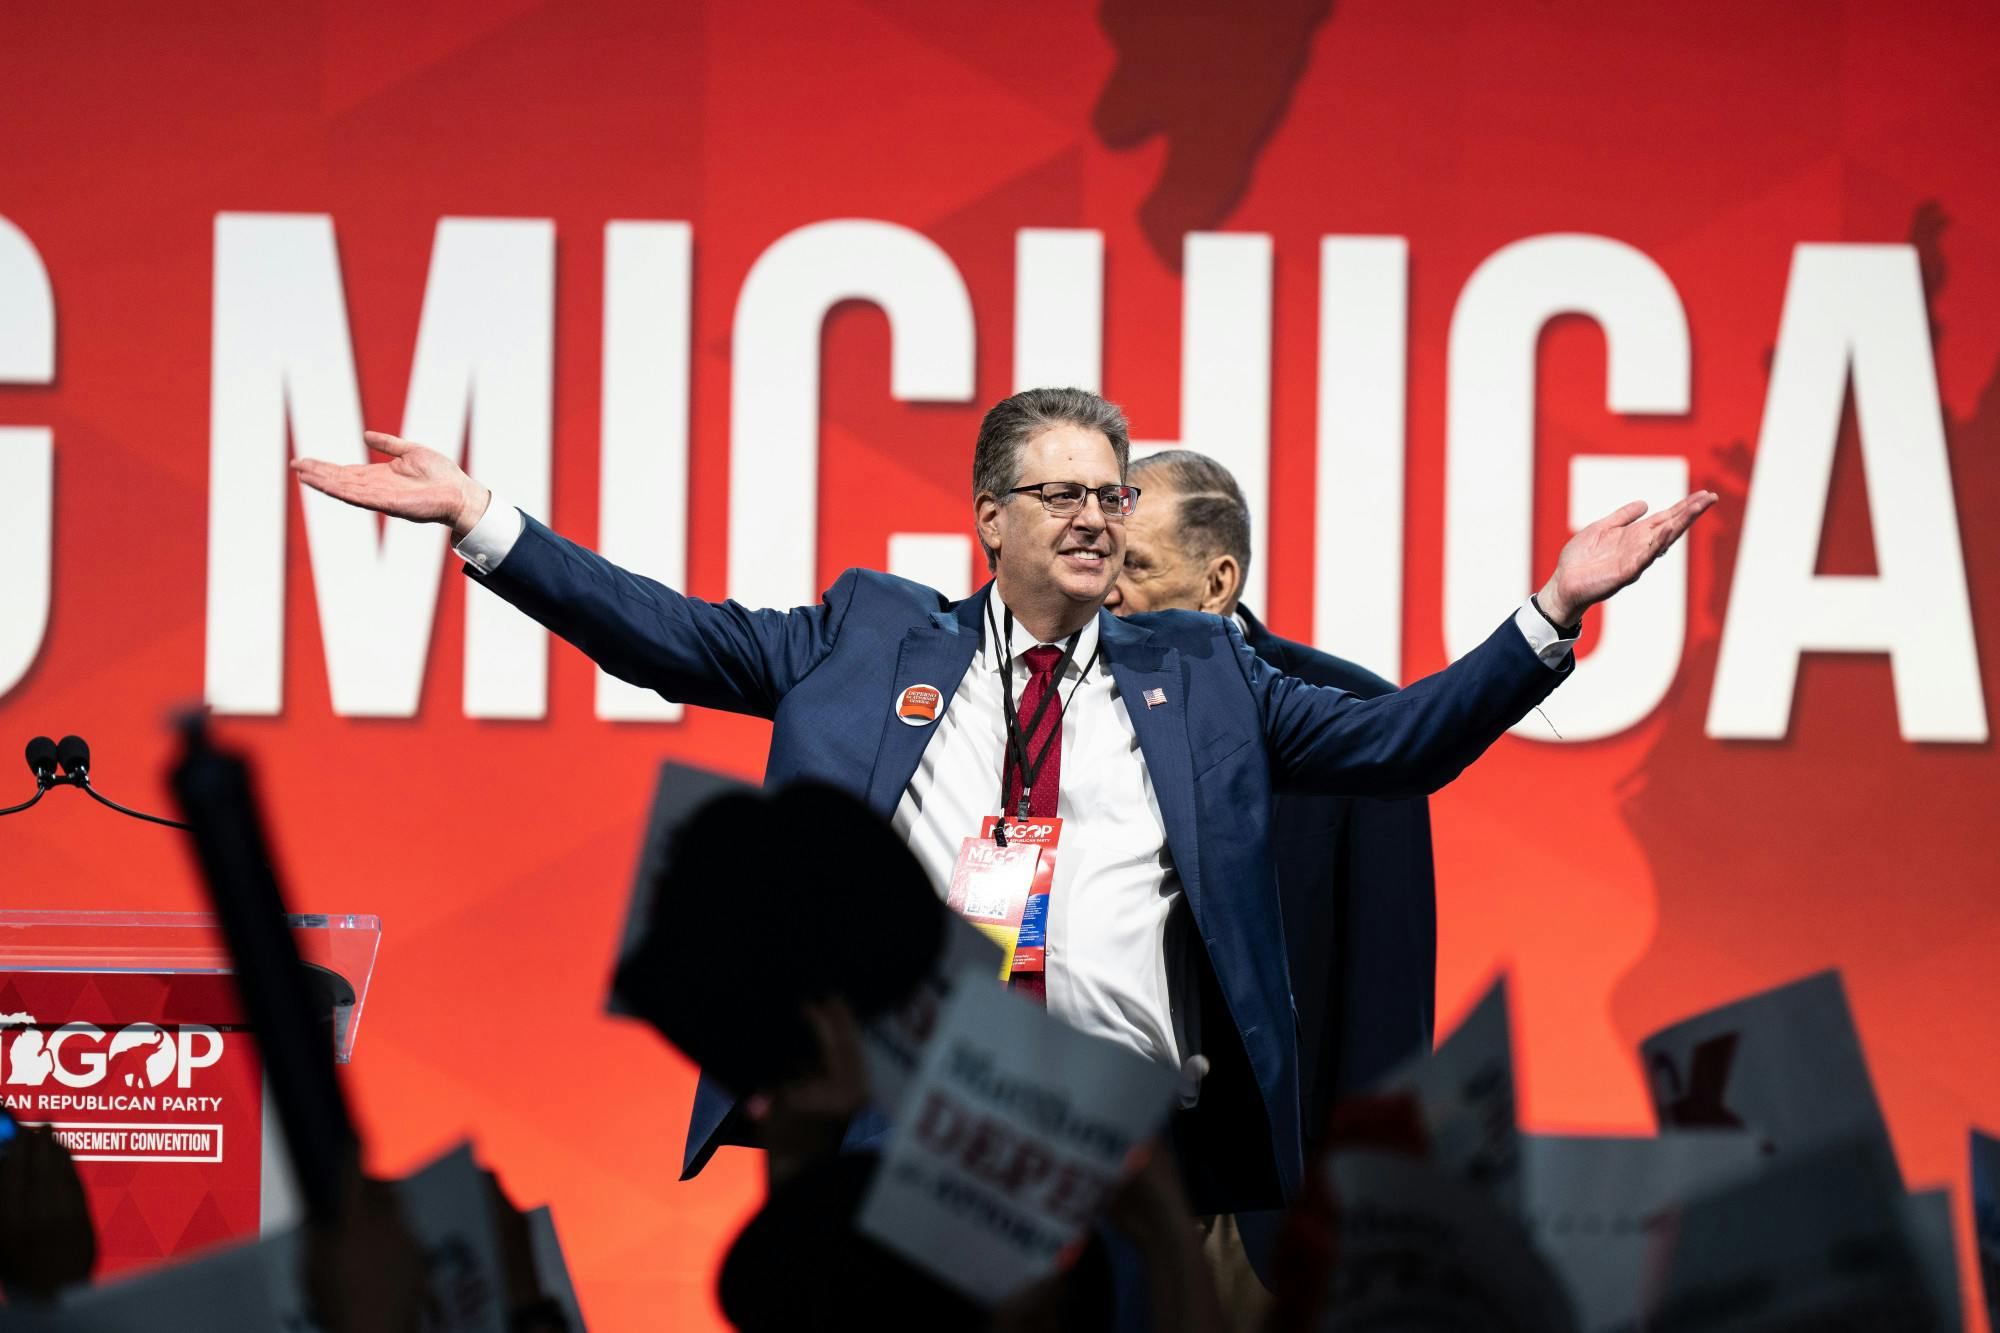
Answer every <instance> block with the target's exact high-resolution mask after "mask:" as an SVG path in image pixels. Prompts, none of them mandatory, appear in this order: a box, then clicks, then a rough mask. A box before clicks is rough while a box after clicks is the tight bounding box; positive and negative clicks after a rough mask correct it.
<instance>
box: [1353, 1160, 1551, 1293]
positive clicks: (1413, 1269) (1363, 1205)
mask: <svg viewBox="0 0 2000 1333" xmlns="http://www.w3.org/2000/svg"><path fill="white" fill-rule="evenodd" d="M1322 1169H1323V1170H1325V1171H1326V1172H1327V1173H1328V1176H1329V1180H1330V1184H1331V1187H1332V1194H1333V1198H1334V1201H1335V1204H1334V1217H1335V1227H1336V1235H1337V1239H1336V1241H1335V1243H1334V1252H1335V1254H1337V1255H1338V1267H1337V1268H1336V1270H1335V1271H1334V1273H1333V1274H1332V1276H1331V1282H1330V1285H1329V1287H1328V1291H1327V1299H1326V1304H1325V1306H1324V1307H1323V1309H1322V1310H1321V1312H1320V1317H1319V1321H1318V1327H1319V1328H1321V1329H1326V1330H1337V1329H1453V1330H1457V1333H1514V1331H1515V1330H1520V1329H1534V1330H1536V1333H1569V1330H1573V1329H1575V1328H1576V1322H1575V1319H1574V1317H1573V1315H1572V1313H1571V1311H1570V1308H1569V1302H1568V1300H1567V1299H1566V1298H1565V1297H1564V1294H1563V1289H1562V1284H1561V1283H1560V1282H1558V1281H1557V1280H1556V1276H1555V1274H1554V1273H1553V1272H1552V1271H1551V1270H1550V1268H1549V1266H1548V1264H1547V1263H1546V1262H1545V1261H1544V1260H1543V1259H1542V1258H1541V1256H1539V1255H1537V1254H1536V1253H1535V1251H1534V1249H1533V1248H1532V1247H1531V1246H1530V1245H1529V1243H1528V1237H1527V1233H1526V1232H1524V1231H1523V1230H1522V1229H1521V1226H1520V1224H1519V1223H1518V1222H1516V1221H1515V1220H1514V1219H1513V1218H1512V1217H1510V1216H1508V1215H1507V1213H1506V1212H1505V1210H1504V1209H1503V1208H1501V1207H1500V1206H1499V1205H1498V1204H1496V1203H1495V1201H1494V1200H1493V1198H1492V1196H1491V1195H1490V1194H1489V1193H1488V1192H1486V1191H1485V1190H1483V1189H1481V1188H1479V1187H1478V1186H1476V1185H1472V1184H1469V1183H1467V1182H1465V1181H1462V1180H1457V1179H1453V1178H1452V1177H1451V1176H1450V1175H1448V1174H1446V1173H1445V1172H1443V1171H1440V1170H1438V1169H1437V1168H1436V1166H1435V1165H1434V1164H1431V1163H1426V1162H1422V1161H1419V1160H1417V1159H1415V1158H1412V1157H1407V1156H1402V1155H1399V1154H1394V1153H1383V1152H1372V1151H1353V1152H1339V1153H1335V1154H1333V1155H1332V1156H1331V1157H1329V1158H1328V1159H1327V1160H1326V1162H1325V1164H1324V1166H1323V1167H1322Z"/></svg>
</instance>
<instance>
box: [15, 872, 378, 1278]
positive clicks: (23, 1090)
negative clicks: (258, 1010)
mask: <svg viewBox="0 0 2000 1333" xmlns="http://www.w3.org/2000/svg"><path fill="white" fill-rule="evenodd" d="M286 920H287V922H288V923H289V924H290V926H291V928H292V939H293V942H294V943H295V944H296V946H297V948H298V951H299V958H300V960H301V962H302V963H303V964H304V965H305V967H306V970H307V973H308V976H309V978H310V980H311V983H312V985H313V987H314V990H315V993H316V994H317V995H318V996H320V997H321V998H322V1000H323V1002H324V1004H325V1006H326V1008H327V1011H328V1015H329V1018H330V1020H331V1031H330V1035H329V1042H330V1045H331V1047H332V1049H331V1057H332V1058H333V1059H334V1060H335V1061H338V1062H340V1063H343V1064H344V1063H346V1062H347V1061H348V1060H349V1059H350V1058H351V1057H352V1055H353V1052H354V1042H355V1038H356V1036H357V1035H358V1034H359V1032H360V1030H361V1016H362V1010H363V1007H364V1006H365V1004H366V1002H367V998H368V983H369V978H370V976H371V975H372V973H373V971H374V967H375V950H376V946H377V945H378V944H379V942H380V940H381V936H382V923H381V921H380V919H379V918H376V917H373V916H357V915H345V916H336V915H322V914H300V915H294V916H289V917H287V918H286ZM230 972H231V963H230V957H229V951H228V948H227V946H226V945H225V944H224V942H223V938H222V934H221V932H220V930H219V929H218V928H217V926H216V921H215V918H214V917H213V916H211V915H209V914H208V913H205V912H53V911H0V1100H4V1101H5V1103H6V1106H7V1109H8V1111H9V1112H10V1113H11V1114H12V1115H13V1116H14V1118H15V1119H16V1120H19V1121H20V1122H22V1123H23V1124H31V1125H32V1124H47V1125H51V1126H53V1127H54V1129H55V1132H56V1133H57V1134H58V1136H60V1137H61V1138H62V1139H63V1140H64V1142H65V1143H67V1144H68V1146H69V1148H70V1152H71V1155H72V1156H74V1157H75V1158H76V1161H77V1171H78V1173H79V1174H80V1175H81V1176H82V1178H83V1183H84V1189H85V1192H86V1193H87V1194H88V1196H89V1199H90V1208H91V1213H92V1216H93V1218H94V1220H95V1221H96V1223H97V1233H98V1249H99V1268H98V1273H99V1276H100V1277H102V1276H106V1275H109V1274H112V1273H115V1272H118V1271H119V1270H121V1269H124V1268H130V1267H136V1266H138V1265H141V1264H146V1263H150V1262H154V1261H157V1260H159V1259H162V1258H165V1257H167V1256H169V1255H174V1254H180V1253H183V1252H185V1251H188V1250H192V1249H197V1248H199V1247H201V1246H204V1245H208V1244H211V1243H213V1242H215V1241H218V1240H224V1239H228V1238H231V1237H236V1236H244V1235H252V1234H255V1233H257V1232H259V1231H270V1230H275V1229H277V1228H280V1227H283V1226H286V1225H289V1224H290V1223H291V1222H293V1221H295V1220H297V1218H298V1216H299V1208H298V1202H297V1192H296V1189H295V1188H294V1186H293V1183H292V1179H291V1171H290V1167H289V1164H288V1159H287V1158H286V1155H285V1151H284V1140H283V1137H282V1135H281V1133H280V1131H279V1127H278V1121H277V1116H276V1113H275V1110H274V1109H273V1108H272V1107H271V1105H270V1099H269V1098H268V1097H267V1096H266V1095H265V1087H264V1082H263V1073H262V1070H263V1064H262V1060H261V1058H260V1057H259V1054H258V1051H257V1047H256V1043H255V1041H254V1040H253V1039H252V1037H251V1034H250V1033H249V1031H248V1030H247V1028H246V1025H245V1023H244V1021H243V1013H242V1007H241V1005H240V1003H239V1001H238V999H237V995H236V987H235V979H234V978H233V977H232V976H231V975H230Z"/></svg>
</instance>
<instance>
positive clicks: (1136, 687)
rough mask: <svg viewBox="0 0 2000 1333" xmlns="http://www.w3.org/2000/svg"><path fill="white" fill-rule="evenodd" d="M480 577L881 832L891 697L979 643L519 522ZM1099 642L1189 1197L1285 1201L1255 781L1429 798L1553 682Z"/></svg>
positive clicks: (896, 589)
mask: <svg viewBox="0 0 2000 1333" xmlns="http://www.w3.org/2000/svg"><path fill="white" fill-rule="evenodd" d="M467 572H468V573H474V574H477V571H475V570H472V569H471V568H470V567H469V566H468V567H467ZM482 581H483V582H484V583H485V584H486V586H487V587H488V588H490V589H491V590H492V591H494V592H496V593H498V594H499V595H500V596H502V597H504V598H506V599H507V600H508V601H509V602H511V603H513V604H514V605H515V606H517V607H519V608H520V609H521V610H522V611H524V612H526V613H527V614H528V615H530V616H532V617H533V618H534V619H536V620H537V621H539V622H541V623H542V624H543V625H546V626H547V627H548V628H549V629H551V630H553V631H554V632H556V633H557V634H559V635H561V636H562V637H563V638H565V639H567V640H569V641H570V642H571V643H573V644H575V645H576V646H577V647H578V648H580V649H582V650H583V651H584V653H586V654H587V655H589V656H590V657H591V658H592V659H594V660H595V661H596V662H597V663H598V664H599V665H600V666H602V667H603V668H604V669H606V670H607V671H609V672H611V673H612V674H613V675H616V676H618V677H620V678H622V679H624V680H627V681H630V682H632V683H633V684H636V685H639V686H642V687H644V688H647V689H652V690H657V691H658V692H659V693H661V694H662V695H664V696H666V697H667V698H670V699H674V700H678V701H680V702H683V703H689V704H695V705H698V706H701V707H704V708H719V709H725V710H727V711H730V712H737V713H748V714H751V715H754V716H757V717H765V718H769V719H771V720H772V722H773V724H774V725H773V729H772V733H771V749H770V756H769V760H768V762H767V764H766V767H765V772H764V780H765V782H766V783H767V784H769V785H773V786H776V785H780V784H783V783H787V782H792V781H796V780H798V779H802V778H810V779H816V780H818V781H822V782H827V783H831V784H833V785H834V786H838V787H842V788H845V789H847V790H849V791H852V792H854V793H855V794H856V795H858V796H859V797H861V798H862V799H863V800H864V801H866V802H867V804H868V805H869V806H870V807H871V808H872V809H874V810H875V811H876V812H877V813H878V814H880V815H881V816H882V817H883V818H884V819H887V818H889V817H890V816H891V815H892V814H893V813H894V811H895V808H896V803H897V801H898V800H899V799H900V798H901V796H902V793H903V789H904V788H905V787H906V786H907V785H908V784H909V781H910V777H911V775H912V774H913V773H914V772H915V771H916V767H917V761H918V758H919V757H920V756H921V754H922V753H923V750H924V747H925V746H926V745H927V744H928V743H929V741H930V738H931V729H930V728H928V727H911V726H906V725H904V724H903V723H901V722H899V721H898V720H897V719H896V716H895V701H896V699H897V698H898V697H899V695H900V694H901V692H902V691H903V689H904V688H905V687H907V686H910V685H916V684H930V685H934V686H936V687H937V688H938V689H939V690H940V691H941V692H942V693H943V695H944V699H943V702H942V704H941V705H940V708H939V713H940V715H942V713H943V711H944V708H945V707H947V706H949V704H950V701H951V697H952V695H953V694H954V693H955V692H956V690H957V688H958V683H959V681H960V679H961V678H962V677H963V676H964V674H965V672H966V670H967V668H969V667H970V666H971V665H972V659H973V656H974V654H975V653H976V652H977V650H978V647H979V642H980V633H981V613H982V611H983V610H984V608H985V606H986V597H987V594H988V591H989V590H990V585H989V586H988V588H986V589H981V590H980V592H978V593H977V594H975V595H974V596H972V597H969V598H967V599H966V600H964V601H962V602H959V603H956V604H954V603H952V602H950V601H948V600H947V599H946V598H944V597H943V596H942V595H941V594H939V593H938V592H936V591H935V590H933V589H930V588H926V587H923V586H921V585H919V584H915V583H911V582H908V581H907V580H903V579H898V578H894V577H892V576H890V575H887V574H879V573H874V572H870V571H866V570H849V571H847V572H846V573H845V574H843V575H841V576H840V578H839V580H838V581H837V582H835V583H834V585H833V586H832V587H831V588H829V589H828V590H827V592H826V594H825V596H824V597H823V598H822V599H821V601H820V603H819V604H818V605H816V606H809V607H801V608H798V609H796V610H793V611H776V610H751V609H748V608H746V607H743V606H741V605H739V604H737V603H735V602H719V603H711V602H704V601H701V600H698V599H696V598H692V597H687V596H683V595H682V594H680V593H677V592H675V591H673V590H672V589H670V588H667V587H665V586H663V585H661V584H659V583H655V582H653V581H652V580H650V579H645V578H641V577H639V576H637V575H634V574H631V573H629V572H627V571H625V570H622V569H620V568H618V567H617V566H616V565H613V564H611V563H610V562H609V561H607V560H605V559H604V558H603V557H601V556H599V555H597V554H595V553H594V552H591V551H588V550H586V549H584V548H583V547H580V546H578V545H576V544H575V543H573V542H570V541H567V540H565V539H563V538H561V537H558V536H557V535H555V534H554V533H552V532H550V531H549V530H548V529H547V528H546V527H544V526H543V525H542V524H540V523H538V522H536V521H534V520H532V519H530V520H528V522H527V523H526V525H525V527H524V529H523V531H522V533H521V536H520V538H519V540H518V541H517V542H516V543H515V545H514V548H513V550H512V551H511V552H510V553H509V554H508V556H507V558H506V559H505V560H504V561H503V562H501V564H500V566H499V568H498V569H496V570H494V571H493V572H492V573H490V574H487V575H484V576H482ZM1099 642H1100V644H1101V645H1102V647H1101V651H1102V653H1103V661H1104V663H1105V665H1106V666H1107V667H1108V668H1109V669H1110V671H1111V675H1112V679H1113V680H1114V681H1116V683H1117V685H1118V688H1119V691H1120V693H1121V695H1122V697H1123V699H1124V701H1125V706H1126V708H1127V710H1128V712H1129V714H1130V716H1131V719H1132V726H1133V730H1134V731H1135V732H1136V733H1137V736H1138V740H1139V748H1140V750H1141V752H1142V754H1143V755H1144V757H1145V762H1146V767H1147V771H1148V774H1149V775H1150V777H1151V779H1152V783H1153V790H1154V792H1155V794H1156V795H1157V797H1158V799H1159V803H1160V813H1161V816H1162V818H1163V820H1164V822H1165V825H1166V835H1167V847H1168V850H1169V851H1170V852H1171V853H1172V855H1173V859H1174V866H1175V869H1176V870H1177V871H1178V872H1179V874H1180V879H1181V886H1182V889H1183V892H1184V896H1185V902H1186V908H1187V910H1188V911H1189V913H1190V914H1191V917H1192V921H1193V925H1194V927H1195V929H1194V930H1193V932H1191V936H1192V938H1193V939H1198V940H1199V941H1201V945H1202V947H1201V949H1200V950H1196V951H1194V952H1196V953H1198V954H1199V955H1200V959H1199V961H1200V962H1202V963H1203V964H1204V966H1203V967H1202V969H1201V972H1202V976H1203V992H1204V994H1203V996H1202V1000H1203V1003H1204V1008H1205V1009H1209V1008H1212V1007H1217V1006H1219V1007H1220V1009H1221V1010H1222V1012H1223V1013H1224V1014H1225V1015H1226V1017H1227V1020H1228V1021H1227V1022H1225V1023H1220V1024H1214V1025H1211V1024H1210V1023H1209V1021H1208V1018H1207V1016H1206V1015H1205V1016H1204V1021H1203V1028H1202V1033H1203V1042H1204V1047H1205V1049H1204V1054H1208V1055H1210V1058H1211V1060H1213V1061H1215V1062H1216V1064H1217V1071H1216V1073H1219V1074H1220V1075H1221V1076H1222V1077H1221V1078H1220V1080H1218V1079H1217V1077H1216V1074H1211V1076H1210V1080H1209V1081H1208V1082H1205V1083H1204V1085H1203V1090H1202V1098H1201V1106H1200V1107H1198V1108H1197V1110H1196V1113H1195V1114H1196V1115H1197V1116H1203V1115H1204V1114H1206V1117H1207V1121H1208V1124H1207V1125H1206V1127H1205V1128H1204V1129H1203V1130H1201V1131H1200V1132H1196V1133H1193V1135H1192V1139H1191V1141H1193V1142H1197V1143H1200V1144H1202V1145H1203V1152H1202V1154H1201V1160H1202V1162H1203V1163H1204V1165H1205V1167H1206V1168H1207V1169H1208V1171H1209V1173H1210V1174H1209V1179H1208V1180H1207V1181H1206V1182H1205V1183H1203V1184H1201V1185H1199V1186H1197V1196H1198V1197H1197V1198H1196V1204H1197V1206H1198V1207H1204V1208H1207V1209H1210V1210H1216V1211H1220V1210H1221V1209H1223V1208H1229V1209H1237V1208H1249V1207H1259V1206H1265V1207H1269V1206H1275V1205H1276V1204H1277V1203H1278V1202H1280V1201H1281V1200H1282V1199H1283V1198H1287V1197H1290V1196H1291V1195H1292V1194H1294V1193H1295V1192H1296V1191H1297V1189H1298V1185H1299V1181H1300V1178H1301V1176H1302V1175H1303V1173H1304V1159H1303V1150H1302V1136H1301V1126H1300V1120H1299V1109H1300V1108H1299V1069H1298V1044H1297V1016H1296V1014H1295V1013H1294V1011H1293V1008H1292V996H1291V983H1290V977H1289V975H1288V973H1289V969H1288V967H1287V964H1286V958H1285V939H1284V924H1283V918H1282V913H1281V909H1280V907H1279V903H1278V887H1277V874H1276V871H1275V868H1274V863H1273V858H1272V850H1271V804H1272V803H1271V796H1272V790H1273V787H1274V785H1277V784H1282V785H1285V786H1292V787H1311V788H1313V789H1316V790H1321V791H1327V792H1332V793H1337V794H1347V795H1370V796H1409V795H1419V794H1423V793H1426V792H1430V791H1433V790H1435V789H1437V788H1438V787H1440V786H1442V785H1443V784H1445V783H1446V782H1449V781H1450V780H1451V779H1452V778H1453V777H1455V776H1457V775H1458V773H1459V772H1460V771H1461V770H1462V769H1464V767H1465V766H1466V765H1467V764H1469V763H1471V762H1472V760H1473V759H1475V758H1477V757H1478V755H1479V754H1480V753H1481V752H1482V751H1483V750H1485V749H1486V747H1487V746H1488V745H1490V744H1492V742H1493V741H1494V740H1495V739H1496V738H1497V737H1499V735H1500V734H1501V733H1502V732H1503V731H1505V730H1506V729H1507V727H1508V726H1510V725H1512V724H1513V723H1514V722H1515V721H1516V720H1518V719H1519V718H1520V717H1521V716H1522V715H1523V714H1525V713H1526V712H1527V711H1528V710H1529V709H1530V708H1532V707H1533V706H1534V705H1535V704H1537V703H1539V702H1541V701H1542V700H1543V699H1544V698H1546V697H1547V696H1548V694H1549V692H1550V691H1551V690H1553V689H1554V688H1555V686H1556V684H1557V683H1558V682H1559V681H1560V680H1561V679H1562V676H1563V672H1561V671H1554V670H1551V669H1549V668H1548V667H1547V666H1546V665H1544V664H1543V663H1542V661H1541V660H1540V659H1539V658H1537V657H1536V656H1535V654H1534V652H1533V650H1532V649H1530V648H1529V647H1528V644H1527V641H1526V640H1525V639H1524V638H1523V636H1522V635H1521V633H1520V631H1519V630H1518V629H1516V628H1515V627H1514V625H1513V624H1512V622H1511V620H1510V621H1508V622H1506V623H1503V624H1502V625H1501V626H1500V627H1499V629H1497V630H1496V631H1495V632H1494V633H1493V634H1492V635H1491V636H1490V637H1489V638H1488V639H1487V640H1486V642H1485V643H1484V644H1482V645H1481V646H1480V647H1478V648H1476V649H1474V650H1473V651H1472V652H1470V653H1468V654H1466V655H1465V656H1464V657H1462V658H1460V659H1459V660H1458V661H1457V662H1454V663H1453V664H1452V665H1451V666H1449V667H1447V668H1446V669H1445V670H1443V671H1441V672H1439V673H1437V674H1436V675H1434V676H1428V677H1426V678H1424V679H1423V680H1420V681H1417V682H1415V683H1414V684H1412V685H1410V686H1408V687H1407V688H1405V689H1402V690H1399V691H1397V692H1395V693H1393V694H1387V695H1383V696H1381V697H1380V698H1376V699H1368V700H1363V699H1359V698H1357V697H1355V696H1354V695H1352V694H1349V693H1347V692H1346V691H1343V690H1337V689H1328V688H1323V687H1319V686H1314V685H1309V684H1307V683H1306V682H1304V681H1302V680H1299V679H1297V678H1296V677H1292V676H1286V675H1283V674H1281V673H1279V672H1277V671H1275V670H1273V669H1272V668H1271V667H1270V666H1268V665H1267V664H1265V663H1264V662H1262V661H1260V660H1259V659H1258V658H1257V656H1256V655H1255V654H1254V653H1252V652H1251V651H1250V649H1249V648H1248V647H1247V646H1246V645H1245V644H1244V642H1243V637H1242V635H1241V634H1239V633H1238V632H1237V630H1236V627H1235V625H1234V624H1233V623H1231V622H1228V621H1225V620H1222V619H1219V618H1218V617H1215V616H1209V615H1203V614H1200V613H1198V612H1191V611H1168V612H1159V613H1154V614H1148V615H1142V616H1134V617H1132V618H1131V619H1128V620H1119V619H1117V618H1115V617H1113V616H1111V615H1110V614H1109V613H1108V612H1101V613H1100V621H1099ZM1148 690H1159V691H1163V692H1164V694H1165V699H1166V702H1165V704H1164V706H1157V707H1150V708H1148V707H1144V706H1140V705H1139V701H1140V700H1141V699H1142V698H1144V696H1145V694H1146V692H1147V691H1148ZM1212 1042H1213V1043H1216V1045H1215V1049H1214V1050H1209V1049H1207V1048H1208V1047H1209V1046H1210V1044H1211V1043H1212ZM1225 1046H1226V1047H1227V1050H1224V1049H1223V1048H1224V1047H1225ZM1218 1057H1221V1058H1218ZM728 1115H729V1107H728V1103H727V1101H726V1099H723V1098H720V1097H715V1096H702V1095H699V1094H698V1095H697V1100H696V1105H695V1115H694V1120H693V1123H691V1124H690V1126H689V1158H688V1166H689V1167H690V1169H693V1168H698V1166H699V1165H700V1160H701V1159H702V1158H703V1157H705V1156H706V1153H707V1151H708V1149H709V1146H710V1144H711V1143H712V1141H714V1139H715V1137H716V1131H717V1129H719V1128H721V1127H722V1126H723V1122H724V1120H725V1119H726V1118H727V1117H728ZM1252 1128H1254V1130H1255V1132H1247V1130H1248V1129H1252Z"/></svg>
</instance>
